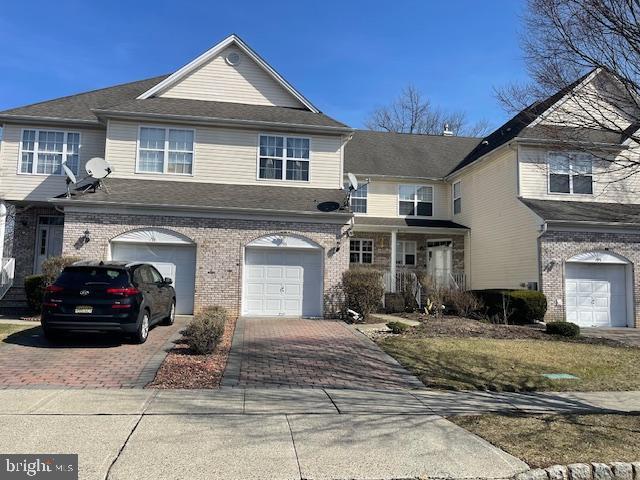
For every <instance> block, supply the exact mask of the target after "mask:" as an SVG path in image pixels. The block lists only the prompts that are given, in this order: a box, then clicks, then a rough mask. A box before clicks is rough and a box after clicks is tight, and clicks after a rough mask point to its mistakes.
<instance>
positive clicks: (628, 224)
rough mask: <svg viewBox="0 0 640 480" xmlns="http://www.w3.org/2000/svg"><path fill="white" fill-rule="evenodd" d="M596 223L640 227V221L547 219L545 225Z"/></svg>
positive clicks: (610, 225) (597, 224)
mask: <svg viewBox="0 0 640 480" xmlns="http://www.w3.org/2000/svg"><path fill="white" fill-rule="evenodd" d="M547 224H551V225H575V226H577V227H579V226H581V225H594V226H601V227H635V228H640V223H633V222H595V221H590V220H545V225H547Z"/></svg>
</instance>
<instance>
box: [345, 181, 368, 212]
mask: <svg viewBox="0 0 640 480" xmlns="http://www.w3.org/2000/svg"><path fill="white" fill-rule="evenodd" d="M367 187H368V185H366V184H365V185H360V186H359V187H358V189H357V190H353V191H352V192H351V196H350V199H349V202H350V204H351V211H352V212H353V213H367V195H368V189H367ZM344 188H345V190H348V189H349V185H348V184H345V186H344Z"/></svg>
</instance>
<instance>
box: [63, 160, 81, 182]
mask: <svg viewBox="0 0 640 480" xmlns="http://www.w3.org/2000/svg"><path fill="white" fill-rule="evenodd" d="M62 169H63V170H64V173H66V174H67V178H68V179H69V180H70V181H71V183H78V180H77V179H76V175H75V174H74V173H73V171H72V170H71V169H70V168H69V167H67V166H66V165H65V164H62Z"/></svg>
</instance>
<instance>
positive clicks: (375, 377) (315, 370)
mask: <svg viewBox="0 0 640 480" xmlns="http://www.w3.org/2000/svg"><path fill="white" fill-rule="evenodd" d="M222 385H223V386H229V387H243V388H262V387H271V388H273V387H276V388H277V387H287V388H292V387H293V388H300V387H313V388H322V387H327V388H355V389H398V388H422V387H423V385H422V383H420V381H419V380H418V379H417V378H415V377H414V376H413V375H411V374H410V373H409V372H408V371H406V370H405V369H404V368H402V367H401V366H400V365H399V364H398V362H397V361H396V360H394V359H393V358H391V357H390V356H389V355H387V354H386V353H384V352H383V351H382V350H381V349H380V348H378V346H377V345H376V344H375V343H373V342H372V341H371V340H370V339H369V338H367V337H366V336H365V335H363V334H362V333H360V332H358V331H357V330H356V329H355V328H352V327H351V326H350V325H347V324H345V323H343V322H340V321H332V320H314V319H301V318H242V317H241V318H239V319H238V323H237V324H236V330H235V333H234V337H233V344H232V347H231V352H230V355H229V360H228V363H227V368H226V370H225V374H224V378H223V381H222Z"/></svg>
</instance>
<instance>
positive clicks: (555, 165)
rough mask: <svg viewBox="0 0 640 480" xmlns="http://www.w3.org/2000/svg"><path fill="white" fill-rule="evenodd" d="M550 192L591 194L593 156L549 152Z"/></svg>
mask: <svg viewBox="0 0 640 480" xmlns="http://www.w3.org/2000/svg"><path fill="white" fill-rule="evenodd" d="M549 192H550V193H572V194H583V195H591V194H592V193H593V157H592V156H591V155H589V154H587V153H560V152H552V153H549Z"/></svg>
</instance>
